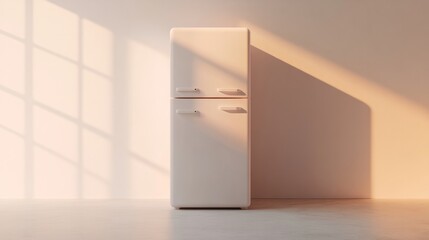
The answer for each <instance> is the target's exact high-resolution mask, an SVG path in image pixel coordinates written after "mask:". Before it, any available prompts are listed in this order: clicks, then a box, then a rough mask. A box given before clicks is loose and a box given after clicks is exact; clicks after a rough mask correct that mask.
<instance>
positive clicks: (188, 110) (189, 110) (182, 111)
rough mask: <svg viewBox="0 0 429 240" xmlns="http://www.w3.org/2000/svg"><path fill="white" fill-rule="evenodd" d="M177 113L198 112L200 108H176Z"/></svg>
mask: <svg viewBox="0 0 429 240" xmlns="http://www.w3.org/2000/svg"><path fill="white" fill-rule="evenodd" d="M176 113H177V114H198V113H199V111H198V110H194V109H176Z"/></svg>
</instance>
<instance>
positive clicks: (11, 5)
mask: <svg viewBox="0 0 429 240" xmlns="http://www.w3.org/2000/svg"><path fill="white" fill-rule="evenodd" d="M0 31H4V32H6V33H8V34H11V35H13V36H15V37H19V38H24V37H25V0H0ZM0 46H1V43H0Z"/></svg>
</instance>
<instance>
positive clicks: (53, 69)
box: [33, 49, 79, 117]
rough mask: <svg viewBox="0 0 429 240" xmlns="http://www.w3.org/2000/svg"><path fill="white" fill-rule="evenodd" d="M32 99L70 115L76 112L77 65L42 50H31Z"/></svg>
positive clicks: (75, 114)
mask: <svg viewBox="0 0 429 240" xmlns="http://www.w3.org/2000/svg"><path fill="white" fill-rule="evenodd" d="M33 86H34V90H33V94H34V99H35V100H36V101H38V102H40V103H42V104H44V105H47V106H48V107H51V108H54V109H55V110H57V111H60V112H63V113H65V114H67V115H70V116H72V117H77V113H78V97H79V93H78V67H77V65H76V64H75V63H72V62H69V61H67V60H64V59H62V58H59V57H57V56H55V55H52V54H50V53H47V52H45V51H43V50H39V49H34V52H33Z"/></svg>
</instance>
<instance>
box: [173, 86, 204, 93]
mask: <svg viewBox="0 0 429 240" xmlns="http://www.w3.org/2000/svg"><path fill="white" fill-rule="evenodd" d="M199 91H200V90H199V89H198V88H193V87H178V88H176V92H199Z"/></svg>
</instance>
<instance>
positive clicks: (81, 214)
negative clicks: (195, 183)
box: [0, 199, 429, 240]
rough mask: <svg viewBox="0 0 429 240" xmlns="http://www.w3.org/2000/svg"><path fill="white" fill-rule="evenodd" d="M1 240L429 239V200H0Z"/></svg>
mask: <svg viewBox="0 0 429 240" xmlns="http://www.w3.org/2000/svg"><path fill="white" fill-rule="evenodd" d="M0 239H5V240H6V239H7V240H15V239H29V240H30V239H31V240H38V239H40V240H42V239H43V240H50V239H61V240H65V239H73V240H76V239H79V240H86V239H88V240H89V239H91V240H96V239H103V240H108V239H115V240H117V239H127V240H129V239H139V240H149V239H198V240H201V239H222V240H227V239H234V240H239V239H246V240H250V239H318V240H320V239H359V240H360V239H386V240H387V239H389V240H391V239H429V200H280V199H276V200H274V199H271V200H268V199H266V200H263V199H256V200H253V202H252V206H251V208H250V209H248V210H231V209H228V210H225V209H224V210H219V209H206V210H194V209H189V210H175V209H173V208H171V207H170V206H169V203H168V201H166V200H82V201H80V200H69V201H67V200H37V201H10V200H2V201H0Z"/></svg>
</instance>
